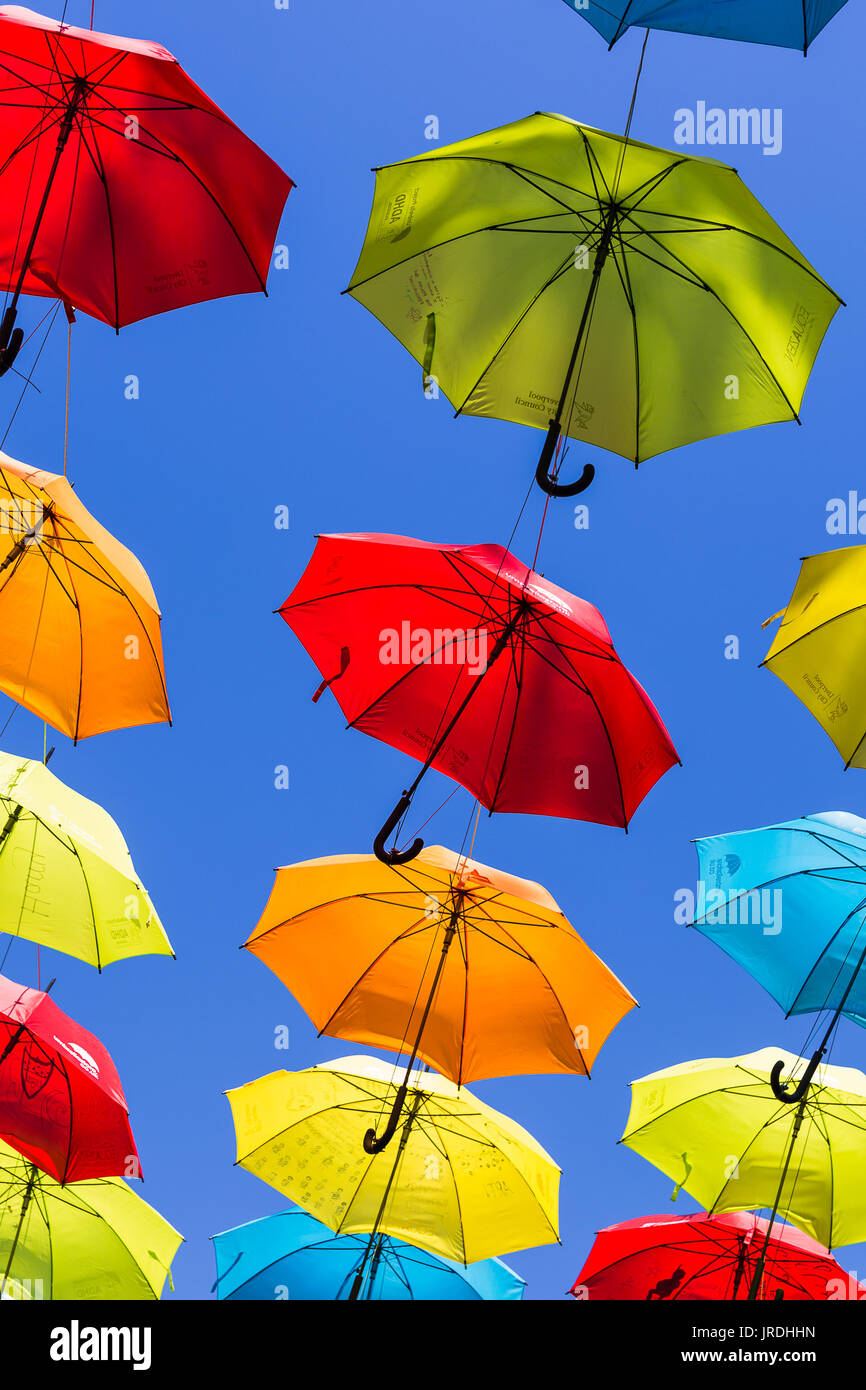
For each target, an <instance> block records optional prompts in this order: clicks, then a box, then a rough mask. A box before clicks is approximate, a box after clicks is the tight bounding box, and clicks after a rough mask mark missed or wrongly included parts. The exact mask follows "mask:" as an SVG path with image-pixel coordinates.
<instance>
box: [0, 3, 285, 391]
mask: <svg viewBox="0 0 866 1390" xmlns="http://www.w3.org/2000/svg"><path fill="white" fill-rule="evenodd" d="M0 54H2V70H3V76H4V81H3V83H2V87H0V109H2V121H0V194H2V198H0V279H2V280H3V282H4V284H5V288H6V289H7V291H14V295H13V300H12V304H11V306H10V309H11V315H12V318H11V320H10V319H9V315H8V313H7V318H6V319H4V330H5V341H4V338H3V337H0V348H2V347H5V346H6V343H7V342H8V341H9V335H10V333H11V325H12V322H14V306H15V303H16V302H17V298H18V295H19V294H20V293H22V292H23V293H24V294H35V295H47V296H49V297H50V298H57V299H63V300H65V301H66V302H67V303H68V304H71V305H74V306H75V307H76V308H80V309H83V310H84V311H85V312H86V313H88V314H92V315H93V316H94V317H95V318H98V319H102V320H103V321H104V322H105V323H109V324H111V325H112V326H113V327H114V328H116V329H119V328H120V327H121V325H123V324H128V323H133V322H134V321H135V320H137V319H142V318H147V317H149V316H150V315H151V314H159V313H162V312H163V311H164V310H166V309H176V308H179V307H181V306H183V305H187V304H197V303H200V302H202V301H203V300H207V299H216V298H218V297H220V296H222V295H231V294H244V293H249V292H253V291H262V290H264V288H265V282H266V280H267V274H268V267H269V262H270V256H271V251H272V248H273V244H274V238H275V236H276V232H277V227H278V225H279V220H280V215H281V212H282V209H283V205H284V203H285V201H286V198H287V196H288V194H289V190H290V189H291V187H292V181H291V180H290V179H289V178H287V177H286V175H285V174H283V173H282V171H281V170H280V169H279V168H278V167H277V165H276V164H274V163H273V161H272V160H271V159H269V158H268V156H267V155H266V154H264V153H263V152H262V151H261V150H260V149H259V148H258V147H257V146H256V145H254V144H253V142H252V141H251V140H250V139H248V138H247V136H246V135H244V134H243V132H242V131H240V130H239V129H238V127H237V126H236V125H234V124H233V123H232V122H231V121H230V120H229V119H228V117H227V116H226V115H225V114H224V113H223V112H222V111H221V110H220V109H219V107H218V106H215V105H214V103H213V102H212V101H211V100H210V99H209V98H208V97H207V96H205V94H204V92H202V91H201V90H200V88H198V87H197V86H196V85H195V83H194V82H193V81H192V80H191V79H190V78H189V77H188V76H187V75H186V73H185V72H184V70H183V68H182V67H181V66H180V64H179V63H178V62H177V60H176V59H175V58H173V57H172V55H171V54H170V53H169V52H168V51H167V50H166V49H164V48H163V47H162V46H161V45H160V44H157V43H152V42H150V41H147V40H139V39H125V38H117V37H115V36H114V35H111V34H101V33H98V32H94V31H92V30H90V29H79V28H75V27H74V26H73V25H68V24H60V23H58V21H57V20H55V19H49V18H46V17H45V16H44V15H39V14H35V13H34V12H33V11H32V10H27V9H24V8H22V7H21V6H19V5H4V6H2V7H0ZM16 333H18V334H20V330H16ZM19 346H20V338H16V339H15V340H14V341H13V342H12V344H11V353H9V354H8V355H7V359H6V361H5V362H4V363H3V364H2V365H3V366H4V367H8V365H10V358H14V354H15V352H16V351H17V349H18V347H19Z"/></svg>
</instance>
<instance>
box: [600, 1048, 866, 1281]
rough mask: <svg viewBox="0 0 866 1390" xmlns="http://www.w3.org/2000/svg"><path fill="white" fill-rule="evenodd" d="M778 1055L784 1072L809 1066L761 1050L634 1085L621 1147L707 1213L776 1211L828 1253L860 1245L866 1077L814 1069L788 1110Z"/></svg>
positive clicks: (865, 1203) (863, 1234)
mask: <svg viewBox="0 0 866 1390" xmlns="http://www.w3.org/2000/svg"><path fill="white" fill-rule="evenodd" d="M780 1056H781V1058H782V1070H783V1071H784V1074H785V1075H786V1076H789V1077H790V1076H792V1075H794V1074H796V1073H801V1072H802V1071H803V1069H804V1068H805V1066H806V1065H807V1064H806V1062H805V1061H804V1059H803V1058H801V1057H795V1056H793V1055H792V1054H791V1053H789V1052H784V1051H783V1050H782V1049H781V1048H773V1047H765V1048H763V1049H762V1050H761V1051H759V1052H752V1053H749V1054H748V1055H746V1056H744V1057H729V1058H728V1057H713V1058H708V1059H704V1060H701V1061H696V1062H685V1063H682V1064H681V1065H679V1066H676V1067H669V1068H667V1069H666V1070H664V1071H658V1072H654V1073H653V1074H652V1075H650V1076H644V1077H642V1078H641V1079H640V1080H639V1081H634V1082H632V1102H631V1112H630V1114H629V1118H628V1123H627V1125H626V1128H625V1133H624V1134H623V1136H622V1140H621V1141H620V1142H621V1143H623V1144H625V1145H627V1146H628V1148H630V1149H634V1151H635V1153H639V1154H641V1156H642V1157H643V1158H645V1159H647V1160H648V1161H649V1162H650V1163H653V1164H655V1166H656V1167H657V1168H660V1169H661V1171H662V1172H663V1173H666V1174H667V1175H668V1177H671V1178H673V1179H674V1181H675V1182H676V1183H677V1184H678V1188H677V1190H679V1188H683V1189H684V1190H685V1191H686V1192H689V1193H690V1194H691V1196H692V1197H694V1199H695V1201H697V1202H699V1203H700V1204H701V1206H702V1207H705V1208H706V1210H707V1211H708V1212H710V1213H713V1214H715V1213H716V1212H731V1211H740V1210H746V1209H758V1208H762V1207H767V1208H772V1220H775V1218H776V1216H777V1214H779V1213H781V1214H782V1215H784V1216H787V1217H788V1219H789V1220H790V1221H793V1222H794V1224H795V1225H796V1226H799V1227H800V1229H801V1230H803V1231H805V1232H806V1234H807V1235H810V1236H812V1237H813V1238H814V1239H815V1240H818V1241H820V1242H821V1244H822V1245H825V1246H827V1247H828V1248H830V1247H832V1246H837V1245H849V1244H851V1243H852V1242H855V1241H859V1240H864V1239H866V1188H864V1185H863V1167H864V1163H866V1076H864V1075H863V1073H862V1072H860V1071H856V1070H855V1069H854V1068H853V1067H831V1066H826V1065H825V1066H819V1067H818V1068H817V1070H816V1071H815V1074H814V1079H813V1081H812V1084H811V1085H810V1086H809V1087H808V1088H807V1090H806V1093H805V1095H803V1096H802V1098H801V1099H800V1100H799V1102H798V1104H797V1105H796V1106H792V1105H788V1104H786V1102H785V1101H780V1100H778V1099H777V1097H776V1095H775V1094H774V1091H773V1087H772V1085H771V1082H770V1074H771V1071H774V1070H775V1067H776V1059H777V1058H778V1057H780ZM761 1273H762V1271H761V1270H760V1269H758V1270H757V1275H760V1274H761ZM754 1287H755V1280H754V1279H753V1283H752V1290H753V1291H754Z"/></svg>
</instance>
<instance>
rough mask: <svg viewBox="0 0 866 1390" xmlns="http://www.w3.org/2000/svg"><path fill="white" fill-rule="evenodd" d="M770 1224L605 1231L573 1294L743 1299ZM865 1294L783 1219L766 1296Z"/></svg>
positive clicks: (661, 1223) (703, 1218) (665, 1222)
mask: <svg viewBox="0 0 866 1390" xmlns="http://www.w3.org/2000/svg"><path fill="white" fill-rule="evenodd" d="M768 1224H769V1223H768V1222H767V1221H765V1220H764V1218H763V1217H759V1216H756V1215H755V1214H754V1212H743V1211H736V1212H729V1213H727V1214H726V1215H722V1216H707V1215H706V1214H705V1213H704V1212H698V1213H697V1214H696V1215H694V1216H644V1217H639V1218H638V1219H637V1220H635V1221H622V1222H620V1224H619V1225H617V1226H608V1227H607V1229H606V1230H603V1231H599V1233H598V1235H597V1236H596V1239H595V1244H594V1245H593V1247H592V1250H591V1251H590V1253H589V1258H588V1260H587V1262H586V1264H585V1265H584V1267H583V1269H582V1270H581V1272H580V1274H579V1275H578V1277H577V1279H576V1281H575V1283H574V1286H573V1288H572V1289H571V1290H570V1292H571V1293H572V1294H573V1295H574V1296H575V1298H580V1299H585V1298H588V1299H589V1300H593V1299H609V1300H617V1299H620V1300H623V1301H635V1300H643V1301H649V1302H653V1301H658V1302H680V1303H686V1302H697V1301H703V1300H707V1301H712V1300H714V1299H715V1300H726V1301H737V1302H745V1301H746V1299H747V1298H748V1294H749V1285H750V1283H751V1279H752V1275H753V1274H754V1272H755V1266H756V1263H757V1260H758V1258H759V1256H760V1254H761V1250H762V1249H763V1245H764V1242H765V1240H766V1237H767V1230H768ZM864 1295H866V1288H864V1287H863V1285H861V1284H858V1283H857V1281H856V1279H854V1278H853V1276H850V1275H849V1274H848V1272H847V1271H846V1270H844V1269H843V1268H842V1266H841V1265H839V1264H837V1262H836V1261H835V1260H834V1259H833V1257H832V1255H831V1254H830V1252H829V1250H826V1249H825V1248H824V1246H823V1245H819V1243H818V1241H816V1240H813V1239H812V1237H811V1236H807V1235H806V1234H805V1233H804V1232H803V1231H800V1230H798V1229H797V1228H796V1226H789V1225H787V1223H785V1222H784V1221H776V1222H775V1223H774V1224H773V1230H772V1234H771V1236H770V1240H769V1244H768V1246H767V1260H766V1264H765V1267H764V1279H763V1285H762V1290H761V1293H760V1295H759V1297H760V1298H761V1299H763V1300H772V1299H776V1298H782V1299H783V1300H784V1301H785V1302H788V1301H792V1302H825V1301H832V1300H838V1299H846V1298H854V1299H859V1298H861V1297H863V1296H864Z"/></svg>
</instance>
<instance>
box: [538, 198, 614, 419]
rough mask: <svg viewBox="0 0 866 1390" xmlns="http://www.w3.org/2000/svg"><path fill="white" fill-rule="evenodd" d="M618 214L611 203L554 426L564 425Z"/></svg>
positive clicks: (596, 254)
mask: <svg viewBox="0 0 866 1390" xmlns="http://www.w3.org/2000/svg"><path fill="white" fill-rule="evenodd" d="M616 214H617V207H616V204H615V203H611V206H610V208H609V209H608V213H607V217H606V218H605V222H604V226H603V228H602V232H601V239H600V241H599V243H598V250H597V251H596V253H595V264H594V265H593V267H592V279H591V281H590V283H589V290H588V292H587V296H586V303H585V304H584V306H583V313H582V314H581V316H580V323H579V324H578V328H577V337H576V338H575V340H574V348H573V349H572V353H571V361H570V362H569V364H568V371H567V372H566V373H565V385H564V386H563V388H562V395H561V396H560V398H559V405H558V406H557V407H556V415H555V416H554V417H553V420H554V424H557V425H559V424H561V423H562V415H563V411H564V410H565V402H566V400H567V398H568V393H569V390H570V389H571V378H572V375H573V373H574V368H575V365H576V363H577V356H578V353H579V352H580V349H581V345H582V343H583V337H584V333H585V332H586V325H587V323H588V322H589V316H590V314H591V312H592V306H593V304H594V303H595V296H596V294H597V292H598V282H599V280H600V279H601V272H602V271H603V269H604V263H605V261H606V260H607V253H608V251H609V250H610V243H611V240H612V238H613V229H614V224H615V222H616Z"/></svg>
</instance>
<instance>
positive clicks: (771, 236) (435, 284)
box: [347, 6, 841, 496]
mask: <svg viewBox="0 0 866 1390" xmlns="http://www.w3.org/2000/svg"><path fill="white" fill-rule="evenodd" d="M593 8H595V6H594V7H593ZM347 293H349V294H351V295H352V296H353V297H354V298H355V299H357V300H358V301H359V302H360V303H361V304H363V305H364V306H365V307H366V308H367V309H369V310H370V312H371V313H372V314H374V315H375V317H376V318H378V319H379V320H380V321H381V322H382V323H383V324H384V325H385V327H386V328H388V329H389V330H390V331H391V332H392V333H393V334H394V335H395V337H396V338H397V339H398V340H399V341H400V342H401V343H402V344H403V346H404V347H406V348H407V349H408V351H409V352H410V353H411V354H412V356H413V357H415V358H416V359H417V360H418V361H419V362H421V363H422V364H423V368H424V373H425V380H428V379H430V378H435V380H436V382H437V383H438V385H439V386H441V388H442V390H443V391H444V392H445V394H446V395H447V397H448V399H449V401H450V402H451V403H452V405H453V406H454V408H455V410H456V412H457V414H458V415H460V414H469V415H482V416H488V417H493V418H495V419H501V420H511V421H514V422H515V423H518V424H524V425H535V426H537V427H539V428H543V429H546V430H547V432H548V433H547V440H546V442H545V446H544V449H543V450H542V454H541V458H540V460H539V465H538V471H537V475H536V476H537V479H538V482H539V484H540V485H541V486H542V487H544V489H545V490H546V491H547V492H550V493H552V494H554V495H556V496H572V495H574V494H575V493H576V492H579V491H582V490H583V488H585V487H587V486H588V485H589V483H590V482H591V481H592V477H593V474H594V471H595V470H594V467H593V465H592V464H587V465H586V466H585V468H584V471H583V474H582V476H581V478H580V479H579V480H578V481H577V482H576V483H570V484H562V483H559V482H556V481H552V478H551V473H550V471H549V470H550V466H551V463H552V461H553V459H554V451H555V450H556V449H557V448H558V446H559V441H560V436H561V435H563V434H564V435H568V436H570V437H571V438H573V439H579V440H582V441H583V442H584V443H587V444H594V445H598V446H599V447H601V448H603V449H608V450H610V451H611V452H613V453H616V454H620V455H622V457H624V458H627V459H631V460H632V462H634V463H635V464H638V463H640V462H642V461H643V460H644V459H647V458H651V457H652V456H653V455H655V454H658V453H661V452H662V451H663V450H666V449H674V448H677V447H678V446H680V445H683V444H690V443H692V442H694V441H696V440H699V439H707V438H709V437H710V436H712V435H719V434H728V433H730V432H732V431H734V430H742V429H748V428H750V427H752V426H754V425H766V424H770V423H772V422H774V421H781V420H794V419H798V418H799V410H800V405H801V402H802V399H803V393H804V391H805V389H806V383H807V381H808V379H809V373H810V372H811V370H812V366H813V364H814V361H815V358H816V356H817V353H818V349H819V347H820V344H821V341H822V339H823V337H824V334H825V332H826V330H827V328H828V326H829V324H830V321H831V319H832V317H833V315H834V313H835V312H836V309H837V308H838V307H839V304H840V303H841V301H840V299H839V298H838V296H837V295H836V294H835V293H834V292H833V291H832V290H831V289H830V288H829V287H828V286H827V285H825V283H824V282H823V280H822V279H821V278H820V276H818V275H817V273H816V272H815V271H814V270H813V269H812V267H811V266H810V265H809V263H808V261H806V259H805V258H804V257H803V256H802V255H801V253H800V252H799V251H798V250H797V248H796V246H794V244H793V242H791V241H789V240H788V238H787V237H786V236H785V234H784V232H782V230H781V229H780V228H779V227H778V226H777V225H776V223H775V222H774V221H773V220H772V218H771V217H770V216H769V214H768V213H767V212H765V210H764V209H763V208H762V206H761V204H760V203H759V202H758V201H757V199H756V198H754V197H753V196H752V194H751V193H750V192H749V190H748V189H747V188H746V186H745V184H744V183H743V182H742V181H741V180H740V178H739V177H738V175H737V173H736V170H734V169H731V168H728V166H727V165H724V164H720V163H718V162H717V161H715V160H711V159H704V158H696V157H695V156H692V155H686V154H684V153H683V152H682V150H679V151H677V152H676V153H672V152H670V151H668V150H662V149H658V148H656V147H655V146H652V145H644V144H640V143H639V142H637V141H634V140H631V141H629V140H627V139H626V138H625V137H622V136H617V135H609V134H606V133H605V132H604V131H599V130H594V129H593V128H592V127H590V126H584V125H580V124H579V123H578V122H576V121H572V120H569V119H568V118H567V117H565V116H556V115H550V114H548V113H545V112H538V113H536V114H535V115H533V116H529V117H527V118H526V119H525V120H522V121H516V122H514V123H513V124H512V125H508V126H503V127H501V128H500V129H497V130H493V131H490V132H489V133H488V134H485V135H478V136H475V137H473V138H472V139H469V140H463V141H461V142H459V143H458V144H455V145H446V146H444V147H443V148H441V149H438V148H437V149H435V150H430V151H428V152H427V153H425V154H423V155H421V156H419V157H418V158H415V159H409V160H404V161H402V162H401V163H398V164H390V165H387V166H386V167H385V168H382V169H378V170H376V189H375V194H374V199H373V208H372V212H371V214H370V222H369V227H368V230H367V236H366V240H365V242H364V246H363V248H362V250H361V256H360V259H359V261H358V265H357V266H356V268H355V272H354V274H353V276H352V280H351V283H350V285H349V287H348V290H347ZM560 461H561V460H560ZM554 471H556V472H557V473H558V465H557V467H556V468H555V470H554Z"/></svg>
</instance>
